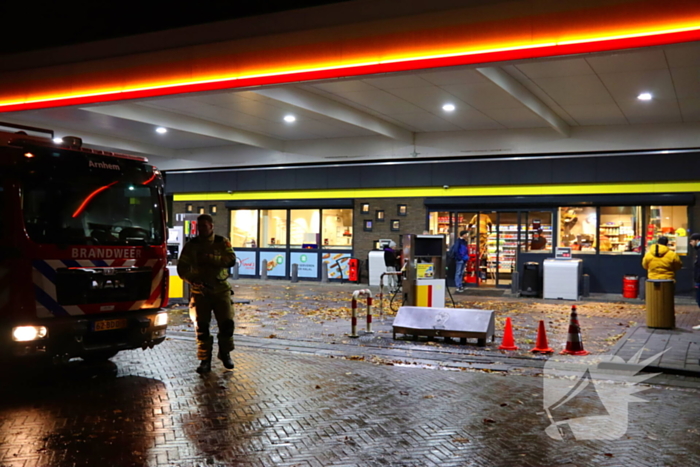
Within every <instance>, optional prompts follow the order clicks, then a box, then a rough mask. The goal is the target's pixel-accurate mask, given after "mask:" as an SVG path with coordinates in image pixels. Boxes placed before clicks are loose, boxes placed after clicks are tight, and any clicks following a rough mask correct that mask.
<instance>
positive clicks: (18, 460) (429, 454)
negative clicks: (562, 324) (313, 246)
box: [0, 283, 700, 467]
mask: <svg viewBox="0 0 700 467" xmlns="http://www.w3.org/2000/svg"><path fill="white" fill-rule="evenodd" d="M237 285H239V287H238V288H237V289H236V290H237V295H236V298H237V299H242V298H247V299H250V300H251V303H250V305H246V308H243V306H242V305H239V306H238V307H237V308H238V319H239V321H238V328H237V330H236V333H237V341H236V350H235V351H234V353H233V356H234V360H235V362H236V368H235V369H234V370H233V371H225V370H224V369H223V367H222V366H221V364H220V362H218V361H215V364H214V371H213V372H212V374H210V375H207V376H205V377H201V376H200V375H198V374H197V373H195V372H194V368H195V367H196V365H197V361H196V360H195V349H194V347H195V345H194V339H193V333H192V329H191V327H190V326H189V325H188V322H187V319H186V317H185V313H184V312H182V311H178V310H177V309H174V310H173V312H172V316H173V318H174V319H175V321H176V323H179V324H176V325H175V326H174V328H173V329H172V330H171V331H170V336H171V337H170V338H168V340H166V342H164V343H163V344H162V345H160V346H157V347H156V348H155V349H153V350H148V351H145V352H144V351H141V350H138V351H128V352H122V353H120V354H119V355H117V356H116V357H115V358H114V359H112V361H111V362H107V363H104V364H86V363H83V362H81V361H79V360H77V361H73V362H71V363H69V364H68V365H67V366H66V367H64V368H60V369H51V368H44V367H41V368H39V367H32V366H31V365H29V364H23V365H19V366H16V367H13V368H9V369H7V368H6V370H5V372H4V375H3V384H2V385H1V386H0V396H1V397H0V467H9V466H12V467H19V466H22V467H33V466H52V467H53V466H56V467H63V466H100V465H105V466H197V467H198V466H281V467H292V466H304V467H306V466H314V467H316V466H317V467H325V466H333V467H341V466H416V467H417V466H432V465H435V466H438V465H439V466H466V465H469V466H552V467H553V466H567V467H573V466H579V467H582V466H589V465H596V466H597V465H601V466H623V465H624V466H627V465H634V466H686V465H687V466H690V465H700V427H698V419H699V418H700V407H698V404H697V403H698V400H700V397H699V396H700V379H697V378H689V377H682V376H667V375H661V376H657V377H655V378H653V379H651V380H647V381H641V382H639V383H638V384H637V385H634V382H635V381H639V380H638V379H637V380H635V379H634V378H633V377H631V376H630V375H625V374H621V373H619V372H615V371H605V370H600V371H596V368H595V367H594V366H585V365H589V363H590V362H584V361H583V360H574V361H573V363H572V362H571V361H568V362H566V361H565V359H564V358H563V357H560V356H558V355H557V356H554V357H552V358H551V359H550V360H546V359H544V358H542V357H535V358H531V354H530V353H529V352H527V351H524V352H507V353H506V352H500V351H498V350H496V349H495V348H493V346H488V347H487V348H486V349H480V348H479V347H477V346H476V345H473V344H468V345H458V344H456V343H445V342H442V340H435V341H427V340H424V339H421V340H419V341H413V340H410V339H407V340H398V341H396V342H393V341H392V340H391V335H390V334H389V333H388V332H385V333H382V332H377V333H375V334H368V335H365V336H363V337H361V338H359V339H350V338H348V337H347V336H346V335H345V334H346V333H348V332H349V326H350V324H349V310H348V311H345V310H343V309H342V308H343V307H347V308H349V300H347V304H346V305H343V303H345V302H346V299H347V296H348V292H350V293H351V292H352V290H354V288H357V287H356V286H355V287H352V286H349V287H348V286H347V285H343V286H334V285H330V286H325V287H322V286H320V285H319V286H310V285H302V286H300V287H294V286H290V285H289V284H284V283H279V284H270V285H265V284H256V283H250V284H247V285H245V286H243V284H237ZM285 287H290V288H289V289H287V288H285ZM255 288H258V289H257V290H256V289H255ZM457 300H458V301H459V303H464V304H467V303H487V302H488V305H489V306H490V307H492V308H496V307H500V308H499V310H500V311H498V312H497V315H498V317H499V319H500V318H503V317H504V316H505V315H506V314H508V315H509V316H514V317H516V318H514V321H516V323H521V324H516V326H518V327H520V329H516V338H517V339H518V340H524V339H526V338H527V336H528V335H530V334H528V333H530V332H531V331H530V330H529V326H530V325H533V326H534V324H532V323H537V322H538V321H539V319H544V318H540V316H548V317H549V319H551V320H552V321H554V320H555V319H557V318H558V317H559V316H560V315H561V316H564V315H565V314H566V311H567V310H566V309H567V308H568V307H569V306H570V304H569V303H565V304H558V303H553V304H548V303H539V302H537V301H519V302H518V301H517V300H516V301H513V300H510V299H504V300H503V301H500V300H492V299H491V298H488V299H487V298H485V297H481V298H479V300H474V297H471V300H470V297H460V298H457ZM311 305H313V306H311ZM581 305H582V306H581V308H582V310H581V316H584V317H585V318H584V321H583V322H584V323H598V324H596V325H595V326H592V324H591V326H592V329H597V327H598V326H599V327H600V333H601V336H609V335H613V336H615V335H617V333H619V332H620V331H619V330H618V327H615V326H618V325H617V323H616V322H622V321H633V320H636V319H638V317H639V315H640V312H639V311H638V310H637V308H636V307H635V305H634V304H631V305H630V304H610V305H605V306H602V305H601V306H600V307H596V306H594V305H593V304H590V305H589V304H581ZM550 306H551V307H552V308H546V307H550ZM543 307H545V308H543ZM619 307H622V308H619ZM586 310H587V311H586ZM689 312H691V313H692V312H693V311H689ZM692 318H693V319H694V317H692ZM689 319H690V318H689ZM390 320H391V314H390V313H389V314H388V316H387V317H385V319H384V321H380V322H379V323H378V324H375V329H376V330H377V331H382V330H385V331H386V330H387V329H390ZM606 323H607V324H608V325H609V326H611V327H614V331H610V330H606V329H604V327H605V324H606ZM582 324H583V323H582ZM584 326H586V324H584ZM622 327H625V326H619V328H622ZM630 329H633V328H630ZM589 332H592V331H589ZM552 334H553V336H552V339H553V340H554V339H557V338H556V337H555V336H554V335H556V334H557V332H554V331H553V332H552ZM499 336H500V333H499ZM601 336H598V337H597V338H594V337H592V336H590V337H589V338H588V339H587V340H585V343H586V345H587V348H590V349H597V351H598V352H601V353H602V352H604V351H605V350H606V349H609V348H611V347H612V346H613V345H614V342H610V340H608V339H607V338H603V337H601ZM615 341H617V339H615ZM589 342H590V345H589ZM550 344H551V345H552V346H554V345H561V341H556V340H555V341H554V342H551V341H550ZM525 347H528V345H525ZM582 362H583V365H582V364H581V363H582ZM555 367H556V368H555ZM586 369H589V370H591V371H590V372H586V371H585V370H586ZM587 375H589V376H587ZM588 377H591V378H592V379H591V380H590V382H592V383H593V384H580V383H581V382H582V381H583V382H584V383H585V382H586V381H588V380H586V378H588ZM637 389H641V390H642V391H641V392H638V393H637V394H636V397H637V398H639V399H635V398H634V396H632V395H631V393H632V392H635V390H637ZM572 390H573V391H572ZM579 390H580V391H579ZM566 394H575V397H573V398H571V400H568V401H566V402H565V403H564V404H560V403H559V402H561V400H563V399H562V398H560V396H561V395H566ZM552 397H554V399H552ZM640 399H641V400H646V401H648V402H645V403H642V402H637V401H638V400H640ZM545 401H546V402H545ZM567 420H568V421H567ZM577 420H578V421H579V422H580V421H583V424H579V425H576V423H575V422H576V421H577ZM552 422H559V423H560V425H559V430H556V429H554V431H552V429H553V428H556V427H554V426H553V425H552ZM548 428H549V430H548V431H545V430H547V429H548ZM616 428H620V429H617V430H616ZM557 432H558V433H559V435H558V436H560V437H561V439H557V436H555V435H554V433H557ZM606 437H607V438H610V439H605V438H606ZM591 438H593V439H591Z"/></svg>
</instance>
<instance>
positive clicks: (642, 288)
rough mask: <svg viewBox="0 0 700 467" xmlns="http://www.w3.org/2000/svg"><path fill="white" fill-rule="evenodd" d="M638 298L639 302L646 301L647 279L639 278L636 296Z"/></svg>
mask: <svg viewBox="0 0 700 467" xmlns="http://www.w3.org/2000/svg"><path fill="white" fill-rule="evenodd" d="M638 297H639V299H640V300H646V299H647V278H646V277H640V278H639V295H638Z"/></svg>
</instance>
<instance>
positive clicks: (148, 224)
mask: <svg viewBox="0 0 700 467" xmlns="http://www.w3.org/2000/svg"><path fill="white" fill-rule="evenodd" d="M0 126H3V127H14V129H17V128H22V129H23V130H25V131H18V132H14V133H13V132H7V133H5V132H0V357H14V356H30V355H44V356H47V357H51V358H52V359H53V360H54V362H65V361H68V360H69V359H71V358H73V357H81V358H83V359H85V360H104V359H108V358H111V357H112V356H114V355H115V354H116V353H117V352H119V351H120V350H126V349H135V348H139V347H140V348H143V349H146V348H149V347H150V348H152V347H153V346H154V345H156V344H159V343H161V342H163V340H165V331H166V327H167V322H168V315H167V313H166V312H165V311H164V310H163V307H165V306H166V305H167V301H168V297H167V274H166V272H167V268H166V257H167V249H166V241H167V238H166V232H167V230H166V227H165V209H164V206H165V204H164V198H163V179H162V177H161V175H160V172H159V171H158V170H157V169H156V168H155V167H153V166H151V165H149V164H148V163H147V160H146V159H145V158H141V157H134V156H127V155H122V154H114V153H109V152H104V151H97V150H91V149H87V148H83V147H82V141H81V140H80V138H76V137H64V138H63V139H62V140H54V139H53V132H51V131H50V130H40V129H36V128H30V127H20V126H16V125H9V124H5V123H0ZM32 130H33V131H44V132H46V133H48V135H49V136H50V138H46V137H42V136H41V135H37V136H34V135H30V134H28V133H27V131H29V132H30V133H31V132H32ZM11 131H12V130H11Z"/></svg>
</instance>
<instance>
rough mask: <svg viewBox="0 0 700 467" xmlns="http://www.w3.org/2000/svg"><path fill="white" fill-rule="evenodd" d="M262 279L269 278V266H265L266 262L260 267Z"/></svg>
mask: <svg viewBox="0 0 700 467" xmlns="http://www.w3.org/2000/svg"><path fill="white" fill-rule="evenodd" d="M260 279H262V280H264V281H266V280H267V268H266V267H265V265H264V264H262V265H261V269H260Z"/></svg>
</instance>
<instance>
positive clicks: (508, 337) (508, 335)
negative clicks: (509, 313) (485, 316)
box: [498, 318, 518, 350]
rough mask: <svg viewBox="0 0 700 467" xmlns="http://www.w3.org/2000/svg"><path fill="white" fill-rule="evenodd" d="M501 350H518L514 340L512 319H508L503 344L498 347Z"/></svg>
mask: <svg viewBox="0 0 700 467" xmlns="http://www.w3.org/2000/svg"><path fill="white" fill-rule="evenodd" d="M498 348H499V349H500V350H518V346H517V345H515V339H513V327H512V326H511V324H510V318H506V328H505V329H504V330H503V342H501V345H500V346H498Z"/></svg>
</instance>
